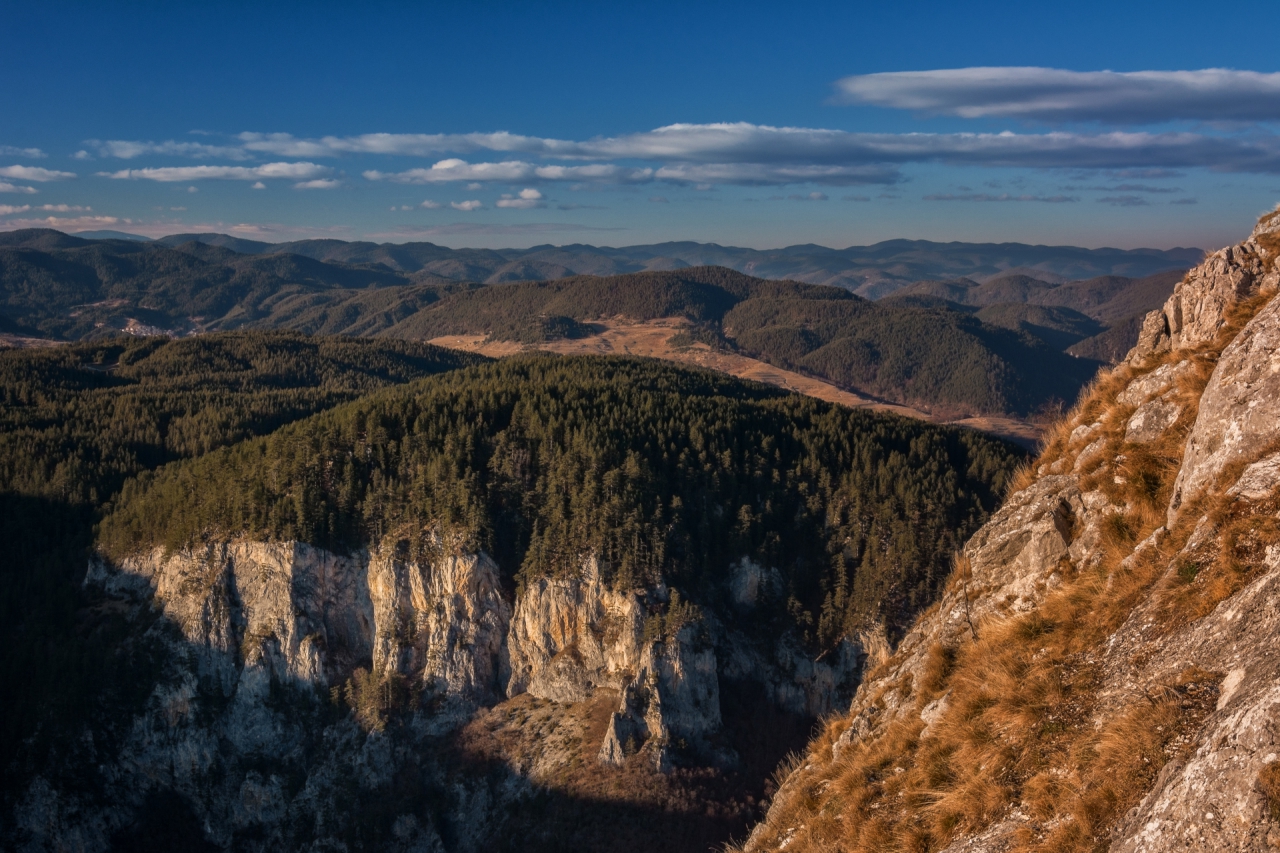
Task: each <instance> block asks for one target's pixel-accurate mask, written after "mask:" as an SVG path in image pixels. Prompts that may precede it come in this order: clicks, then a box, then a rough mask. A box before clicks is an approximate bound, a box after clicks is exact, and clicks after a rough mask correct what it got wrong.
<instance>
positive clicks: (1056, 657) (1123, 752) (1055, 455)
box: [758, 211, 1280, 853]
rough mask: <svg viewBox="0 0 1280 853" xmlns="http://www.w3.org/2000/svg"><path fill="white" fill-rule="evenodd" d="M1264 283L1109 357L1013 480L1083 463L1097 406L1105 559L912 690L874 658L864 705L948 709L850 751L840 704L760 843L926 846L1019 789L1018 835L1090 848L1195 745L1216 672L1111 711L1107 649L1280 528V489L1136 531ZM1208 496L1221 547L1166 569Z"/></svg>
mask: <svg viewBox="0 0 1280 853" xmlns="http://www.w3.org/2000/svg"><path fill="white" fill-rule="evenodd" d="M1273 216H1275V217H1280V211H1277V212H1276V213H1275V214H1273ZM1268 300H1269V297H1263V296H1259V297H1256V298H1254V299H1250V300H1247V301H1245V302H1242V303H1240V304H1238V305H1236V306H1234V307H1233V308H1232V309H1231V311H1230V312H1229V313H1228V316H1227V318H1226V322H1225V323H1224V327H1223V329H1222V330H1221V333H1220V334H1219V335H1218V337H1217V339H1216V340H1215V341H1214V342H1212V343H1210V344H1206V345H1204V346H1201V347H1197V348H1194V349H1190V350H1182V351H1179V352H1177V353H1163V354H1159V355H1155V356H1152V357H1150V358H1148V359H1147V360H1146V361H1145V363H1143V364H1142V365H1139V366H1137V367H1133V366H1129V365H1121V366H1119V367H1117V368H1115V369H1113V370H1110V371H1105V372H1103V373H1101V374H1099V376H1098V378H1097V379H1096V380H1095V381H1094V382H1093V383H1092V384H1091V385H1090V386H1089V387H1088V388H1087V389H1085V391H1083V392H1082V393H1081V396H1080V399H1079V400H1078V401H1077V403H1076V405H1075V406H1074V407H1073V408H1072V410H1071V412H1070V413H1068V415H1067V416H1066V417H1065V418H1064V419H1063V420H1062V421H1060V422H1059V423H1058V424H1056V425H1055V426H1053V427H1051V428H1050V429H1049V430H1048V432H1047V433H1046V438H1045V440H1044V444H1043V447H1044V450H1043V451H1042V453H1041V455H1040V458H1039V459H1037V460H1036V461H1035V462H1034V463H1032V464H1030V465H1028V466H1026V467H1025V468H1023V469H1022V470H1021V471H1019V472H1018V474H1017V475H1016V477H1015V479H1014V483H1013V487H1012V488H1013V489H1014V490H1017V489H1022V488H1025V487H1027V486H1028V485H1030V484H1032V483H1033V482H1034V481H1035V480H1036V479H1037V477H1038V476H1039V474H1038V471H1041V470H1048V467H1047V466H1052V465H1053V463H1055V462H1057V461H1058V460H1064V461H1066V462H1067V463H1074V461H1075V459H1074V454H1076V453H1078V452H1079V448H1075V447H1071V446H1070V436H1071V432H1072V431H1073V430H1074V429H1075V428H1076V427H1077V426H1079V425H1080V424H1089V423H1098V424H1099V425H1100V429H1099V430H1095V432H1094V433H1093V434H1091V436H1090V438H1089V442H1090V443H1092V442H1094V441H1097V440H1098V439H1099V438H1101V439H1103V440H1104V441H1105V444H1104V446H1103V452H1102V453H1100V454H1098V457H1097V460H1096V461H1095V462H1092V463H1090V465H1089V467H1088V469H1087V470H1085V471H1083V472H1082V482H1081V487H1082V489H1085V490H1087V489H1091V488H1096V489H1100V490H1102V491H1103V492H1104V493H1105V494H1106V495H1107V496H1108V498H1109V499H1110V500H1111V501H1112V502H1113V503H1114V504H1115V505H1117V506H1119V507H1122V510H1121V511H1119V512H1117V513H1116V514H1115V515H1114V516H1112V517H1111V518H1109V519H1108V520H1107V522H1106V524H1105V530H1104V536H1103V539H1104V544H1103V553H1102V555H1101V560H1100V562H1099V563H1098V564H1097V565H1095V566H1094V567H1092V568H1089V569H1087V570H1080V571H1064V572H1063V573H1062V576H1063V577H1064V579H1065V580H1064V583H1063V585H1062V586H1061V587H1059V588H1058V589H1057V590H1056V591H1054V592H1053V593H1052V594H1050V595H1049V596H1048V597H1047V598H1046V599H1045V601H1044V602H1043V603H1042V604H1041V605H1040V606H1039V607H1038V608H1036V609H1035V610H1034V611H1032V612H1030V613H1024V614H1020V615H1017V616H1014V617H1011V618H1008V619H1004V620H999V621H988V622H985V623H984V624H981V625H979V626H977V627H976V629H975V630H974V632H973V635H972V636H970V635H969V634H968V633H966V634H965V635H964V637H963V642H962V644H961V645H959V646H947V645H943V644H935V645H933V646H931V647H930V648H929V651H928V652H927V654H926V655H925V659H924V663H923V666H922V669H921V670H920V672H919V677H918V679H917V680H916V681H915V690H914V692H913V693H904V692H903V688H902V681H903V678H902V674H899V675H898V676H897V677H896V678H895V679H894V682H893V683H892V684H889V683H888V682H887V681H885V682H884V683H878V680H884V679H887V677H888V676H889V675H890V673H892V672H893V671H894V670H893V667H894V666H895V665H896V666H900V665H901V662H900V661H897V662H895V661H894V660H892V659H891V660H890V661H886V662H884V663H882V664H881V665H880V666H878V667H877V668H876V670H875V671H874V672H872V673H871V674H870V675H869V676H868V679H867V689H870V690H877V689H878V690H879V693H878V694H875V693H873V694H872V695H873V697H874V701H873V702H871V703H864V705H867V704H869V705H871V706H874V707H878V708H879V709H880V713H886V712H885V710H884V708H885V702H886V701H887V700H892V699H894V698H895V697H894V696H893V695H892V693H891V692H890V691H898V696H897V697H896V698H897V699H898V700H899V701H902V702H909V703H910V707H913V708H915V709H916V710H917V711H918V710H919V709H921V708H923V707H924V706H925V705H926V704H927V703H929V702H932V701H934V700H935V699H937V698H938V697H939V696H942V697H945V700H946V701H945V706H944V709H943V710H942V711H941V713H940V714H939V715H938V716H937V717H935V718H934V722H933V723H932V724H931V725H929V726H928V727H926V726H925V724H924V722H923V721H922V720H921V719H920V718H919V716H918V715H916V714H911V713H906V714H900V715H898V716H896V717H892V718H889V719H890V721H889V722H886V723H883V724H881V726H880V727H879V729H878V730H873V732H872V733H871V734H870V735H868V736H866V737H865V738H863V739H860V740H857V739H855V740H853V741H852V742H850V743H849V744H848V745H847V746H846V747H845V748H843V749H842V750H841V752H840V755H839V757H838V758H834V757H833V755H832V752H831V745H832V744H834V742H835V740H836V739H837V738H838V737H840V736H841V734H843V733H844V732H845V731H847V729H848V727H849V725H850V721H849V720H847V719H846V720H834V721H830V722H829V723H828V724H827V727H826V729H825V730H824V732H823V734H822V735H821V736H820V738H819V742H820V744H821V748H818V749H812V750H811V751H810V756H811V762H810V766H809V769H807V770H805V771H804V772H803V773H802V774H801V775H802V776H803V777H804V778H803V783H802V784H799V785H797V784H796V783H797V780H792V781H791V782H789V783H788V786H787V787H786V788H784V789H783V791H782V792H780V794H779V798H778V799H777V800H775V803H774V812H773V813H771V816H770V820H769V822H768V823H767V824H765V825H764V826H763V827H762V828H761V832H762V836H763V837H760V838H758V844H759V846H760V847H761V848H762V849H768V848H770V847H771V846H773V847H776V846H777V845H779V844H780V843H781V842H782V840H783V839H784V838H789V839H790V840H789V841H788V843H787V849H788V850H789V851H798V853H806V851H816V850H839V851H842V853H870V851H877V853H879V851H891V853H927V851H935V850H939V849H941V848H942V847H945V846H946V845H947V844H948V843H949V842H950V841H951V840H953V839H955V838H956V837H957V836H959V835H961V834H972V833H975V832H979V831H981V830H983V829H985V828H987V827H989V826H990V825H991V824H992V823H993V822H994V821H996V820H998V819H1000V818H1001V817H1002V816H1004V815H1007V814H1008V813H1009V812H1010V810H1011V809H1012V808H1013V807H1015V806H1020V807H1021V808H1022V809H1023V810H1024V811H1025V813H1026V814H1027V815H1028V816H1029V817H1030V820H1029V822H1028V823H1027V824H1026V825H1025V826H1023V827H1022V828H1021V829H1019V830H1018V831H1017V833H1016V834H1015V836H1014V838H1013V839H1012V849H1013V850H1015V851H1021V853H1050V851H1053V853H1084V851H1094V850H1098V849H1104V848H1105V847H1106V846H1107V845H1108V844H1109V841H1110V835H1111V832H1112V831H1113V830H1114V827H1115V826H1116V825H1117V823H1118V822H1119V820H1120V819H1121V818H1122V817H1123V815H1124V814H1125V813H1126V811H1127V810H1128V809H1129V808H1131V807H1132V806H1133V805H1134V804H1136V803H1137V801H1138V800H1139V799H1140V797H1141V796H1142V795H1143V794H1144V793H1145V792H1146V791H1147V790H1148V789H1149V788H1150V786H1151V784H1152V783H1153V782H1154V779H1155V776H1156V774H1157V773H1158V772H1159V770H1160V768H1161V767H1162V766H1163V765H1164V764H1165V763H1166V762H1167V761H1168V760H1169V759H1171V758H1172V757H1174V751H1175V750H1178V749H1185V748H1187V747H1186V744H1188V743H1190V739H1189V738H1187V737H1185V736H1184V735H1186V733H1188V732H1190V731H1192V730H1194V729H1196V728H1197V727H1198V726H1199V725H1200V724H1201V723H1202V721H1203V720H1204V718H1205V717H1206V716H1207V715H1208V713H1210V711H1211V710H1212V709H1213V707H1214V703H1215V702H1216V696H1217V683H1218V681H1219V679H1220V678H1221V674H1220V673H1211V672H1205V671H1202V670H1197V669H1187V670H1185V671H1183V672H1182V673H1181V674H1180V675H1179V676H1178V677H1177V678H1176V679H1174V680H1173V681H1172V682H1170V683H1168V684H1166V685H1164V686H1163V687H1161V688H1160V689H1158V690H1155V691H1149V693H1148V695H1145V696H1144V697H1143V698H1140V699H1138V700H1136V701H1135V702H1133V703H1131V704H1129V705H1128V706H1126V707H1122V708H1120V709H1119V710H1118V711H1116V712H1113V713H1110V714H1108V715H1107V716H1106V717H1104V718H1103V719H1102V720H1101V722H1100V724H1099V721H1098V718H1097V714H1098V708H1097V707H1096V706H1095V700H1096V696H1097V690H1098V687H1099V683H1100V679H1101V678H1102V673H1101V671H1100V664H1098V663H1097V662H1096V661H1097V659H1098V658H1099V657H1101V655H1099V650H1100V649H1101V648H1102V646H1103V644H1104V643H1105V642H1106V640H1107V638H1108V637H1110V636H1112V635H1113V634H1114V633H1115V631H1117V630H1118V629H1119V628H1120V627H1121V625H1123V624H1124V622H1125V620H1126V619H1127V618H1128V617H1129V616H1130V614H1131V613H1132V612H1133V610H1134V608H1135V607H1136V606H1138V605H1139V604H1141V603H1143V602H1145V601H1147V600H1149V599H1150V597H1151V596H1153V595H1155V596H1157V602H1159V603H1160V606H1162V607H1163V617H1162V618H1163V620H1164V621H1165V622H1167V623H1168V624H1169V625H1173V624H1177V623H1179V621H1180V620H1190V619H1193V618H1198V616H1199V615H1203V614H1204V613H1206V612H1208V610H1210V609H1212V607H1213V606H1216V604H1217V603H1218V602H1220V601H1221V600H1222V599H1223V598H1225V597H1226V596H1228V595H1230V594H1231V593H1232V592H1234V591H1235V590H1238V589H1239V586H1240V584H1242V583H1244V582H1247V580H1248V577H1249V572H1248V571H1243V572H1242V571H1241V570H1240V567H1242V566H1244V567H1248V566H1253V565H1256V564H1257V563H1258V561H1259V560H1260V559H1261V557H1260V554H1261V553H1262V552H1263V551H1265V546H1264V543H1265V542H1267V541H1270V542H1275V541H1280V521H1277V520H1276V519H1277V517H1278V516H1280V495H1276V496H1273V497H1272V498H1271V499H1269V500H1268V501H1263V502H1260V503H1257V504H1249V503H1248V502H1231V501H1226V500H1225V499H1223V498H1221V497H1219V498H1215V500H1217V501H1218V503H1217V504H1214V505H1210V503H1212V502H1208V501H1207V499H1206V502H1202V503H1198V504H1195V505H1189V506H1187V507H1186V508H1184V511H1183V512H1181V513H1180V515H1179V520H1178V522H1177V524H1176V525H1175V526H1174V529H1173V530H1171V531H1169V532H1168V535H1167V536H1166V537H1165V538H1164V539H1163V540H1160V541H1159V542H1158V543H1155V544H1153V545H1152V546H1151V547H1145V548H1143V549H1142V550H1141V551H1138V552H1136V553H1135V552H1134V546H1135V544H1136V543H1138V542H1141V541H1143V540H1145V539H1147V538H1148V537H1150V535H1151V533H1152V532H1153V531H1154V530H1155V529H1156V528H1158V527H1160V526H1162V525H1164V524H1165V519H1166V514H1165V508H1166V507H1167V505H1168V502H1169V497H1170V493H1171V490H1172V487H1173V482H1174V480H1175V479H1176V477H1177V474H1178V470H1179V467H1180V465H1181V460H1182V452H1183V447H1184V445H1185V442H1186V437H1187V435H1188V433H1189V432H1190V430H1191V428H1192V426H1193V425H1194V423H1195V418H1196V415H1197V413H1198V405H1199V398H1200V395H1201V393H1202V392H1203V390H1204V387H1205V385H1206V384H1207V382H1208V380H1209V378H1210V376H1211V374H1212V371H1213V368H1214V366H1215V365H1216V363H1217V358H1218V355H1219V353H1220V352H1221V351H1222V349H1223V347H1225V346H1226V344H1227V343H1228V342H1229V341H1230V340H1231V339H1232V338H1234V337H1235V335H1236V334H1237V333H1238V332H1239V330H1240V329H1241V328H1243V327H1244V325H1245V324H1246V323H1247V322H1248V321H1249V320H1250V319H1251V318H1252V317H1253V316H1255V315H1256V314H1257V312H1258V311H1259V310H1261V308H1262V307H1263V306H1264V305H1265V304H1266V303H1267V301H1268ZM1184 360H1189V361H1190V362H1191V363H1192V365H1193V367H1192V369H1191V370H1189V371H1185V372H1184V373H1183V374H1182V376H1181V378H1180V379H1179V381H1178V384H1177V386H1176V387H1175V388H1174V389H1173V398H1174V399H1175V401H1176V402H1178V403H1180V404H1181V405H1182V409H1183V411H1182V413H1181V415H1180V416H1179V419H1178V421H1177V422H1176V423H1175V424H1174V425H1173V426H1172V427H1171V428H1170V429H1169V430H1166V432H1165V434H1164V435H1163V436H1162V437H1160V438H1159V439H1157V440H1156V441H1155V442H1152V443H1150V444H1146V445H1134V444H1130V443H1128V442H1126V441H1125V438H1124V436H1125V425H1126V422H1127V421H1128V419H1129V417H1130V416H1131V415H1132V412H1133V409H1132V407H1128V406H1124V405H1122V404H1120V403H1119V402H1118V401H1117V399H1116V398H1117V395H1118V394H1119V393H1120V392H1121V391H1122V390H1123V389H1124V388H1125V387H1127V386H1128V384H1129V383H1130V382H1131V381H1132V380H1133V379H1134V378H1135V377H1137V376H1139V375H1142V374H1144V373H1146V372H1149V371H1151V370H1154V369H1156V368H1157V367H1159V366H1160V365H1162V364H1166V363H1170V362H1174V361H1184ZM1277 449H1280V444H1278V446H1277ZM1064 467H1067V468H1068V469H1069V467H1070V466H1069V465H1067V466H1064ZM1240 467H1243V466H1240ZM1238 474H1239V471H1233V472H1227V475H1228V476H1232V475H1234V476H1238ZM1234 476H1232V479H1234ZM1219 485H1220V486H1221V487H1222V488H1225V485H1224V484H1219ZM1228 485H1229V484H1228ZM1222 488H1219V489H1218V490H1216V492H1214V493H1216V494H1218V495H1220V494H1221V491H1222ZM1211 492H1213V490H1211ZM1205 512H1212V513H1216V515H1215V516H1214V520H1215V523H1217V524H1218V525H1219V528H1220V530H1221V531H1222V538H1221V540H1220V541H1221V542H1222V543H1223V545H1224V547H1222V548H1221V549H1220V551H1219V552H1218V553H1216V554H1215V555H1212V556H1211V557H1210V558H1207V560H1208V562H1206V564H1205V566H1203V567H1201V566H1197V567H1195V570H1194V571H1190V570H1187V571H1183V572H1181V575H1182V578H1181V579H1180V577H1179V574H1180V572H1179V567H1178V566H1174V567H1173V570H1170V563H1171V561H1172V558H1173V556H1174V555H1175V554H1176V553H1178V552H1179V551H1180V550H1181V549H1182V547H1183V546H1184V545H1185V544H1186V542H1187V540H1188V539H1189V537H1190V535H1191V533H1192V530H1193V529H1194V525H1195V522H1196V521H1197V520H1198V519H1199V518H1200V516H1201V515H1202V514H1203V513H1205ZM1263 516H1266V518H1263ZM1188 576H1189V578H1188ZM967 578H968V575H967V566H966V564H965V562H964V560H963V558H959V559H957V562H956V566H955V568H954V569H953V573H952V577H951V579H950V581H949V584H948V588H949V589H950V590H952V591H953V592H954V591H958V590H960V589H961V588H962V587H963V586H964V585H965V583H966V581H967ZM970 592H972V591H971V590H970ZM1157 621H1161V620H1160V619H1158V620H1157ZM1166 629H1167V630H1171V628H1166ZM1179 744H1182V746H1179ZM1264 776H1265V779H1264ZM1259 785H1260V786H1261V787H1262V788H1263V790H1264V792H1266V793H1267V796H1268V798H1269V799H1268V802H1269V803H1270V804H1271V807H1272V808H1273V809H1280V764H1272V765H1268V768H1264V771H1263V775H1260V776H1259ZM801 793H802V794H803V795H801ZM1277 814H1278V815H1280V812H1277Z"/></svg>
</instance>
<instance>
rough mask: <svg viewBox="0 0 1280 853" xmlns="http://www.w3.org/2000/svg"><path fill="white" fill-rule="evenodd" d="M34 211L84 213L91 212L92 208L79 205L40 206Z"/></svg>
mask: <svg viewBox="0 0 1280 853" xmlns="http://www.w3.org/2000/svg"><path fill="white" fill-rule="evenodd" d="M34 209H35V210H46V211H49V212H51V213H86V212H88V211H90V210H93V208H92V207H86V206H84V205H79V204H42V205H39V206H37V207H35V208H34Z"/></svg>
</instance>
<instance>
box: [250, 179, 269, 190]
mask: <svg viewBox="0 0 1280 853" xmlns="http://www.w3.org/2000/svg"><path fill="white" fill-rule="evenodd" d="M266 188H267V185H266V184H264V183H263V182H262V181H255V182H254V184H253V186H251V187H249V189H251V190H265V189H266Z"/></svg>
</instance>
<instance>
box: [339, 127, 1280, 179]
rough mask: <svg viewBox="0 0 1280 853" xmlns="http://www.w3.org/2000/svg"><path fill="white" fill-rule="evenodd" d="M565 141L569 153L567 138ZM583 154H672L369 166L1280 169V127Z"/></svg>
mask: <svg viewBox="0 0 1280 853" xmlns="http://www.w3.org/2000/svg"><path fill="white" fill-rule="evenodd" d="M566 145H568V143H564V144H562V145H560V147H559V149H558V150H560V151H561V153H564V150H565V149H564V146H566ZM573 145H574V146H576V148H574V149H573V152H572V153H574V154H575V156H583V157H586V156H591V157H601V156H616V157H619V158H628V159H650V160H660V161H665V162H664V164H663V165H660V166H659V167H658V168H656V169H653V168H648V167H643V168H635V167H629V166H621V165H618V164H615V163H593V164H587V165H554V164H543V165H539V164H536V163H532V162H529V161H525V160H504V161H500V162H487V163H470V162H467V161H465V160H462V159H460V158H447V159H444V160H440V161H438V162H437V163H435V165H433V166H431V167H430V168H417V169H409V170H407V171H403V172H392V173H388V172H381V171H377V170H371V171H366V172H365V173H364V176H365V177H366V178H368V179H369V180H374V181H378V180H388V181H395V182H399V183H410V184H433V183H448V182H470V181H474V180H485V181H502V182H508V183H517V182H519V183H533V182H538V181H569V182H579V183H586V182H594V183H645V182H648V181H652V180H661V181H673V182H677V183H687V184H695V185H696V184H743V185H781V184H797V183H815V184H819V185H824V186H848V185H858V184H891V183H896V182H897V181H898V180H900V175H899V173H898V167H899V166H901V165H903V164H908V163H946V164H950V165H975V166H988V167H1022V168H1063V169H1111V170H1130V171H1131V170H1146V171H1148V172H1150V171H1151V170H1163V173H1165V174H1167V173H1168V172H1169V171H1171V170H1174V169H1180V168H1195V167H1206V168H1211V169H1216V170H1219V171H1237V172H1280V137H1277V136H1273V135H1267V134H1251V135H1241V136H1224V135H1207V134H1202V133H1192V132H1176V133H1175V132H1168V133H1147V132H1119V131H1116V132H1109V133H1095V134H1080V133H1067V132H1053V133H1026V134H1019V133H1010V132H1007V131H1006V132H1003V133H904V134H895V133H850V132H846V131H838V130H823V129H814V128H790V127H769V126H765V125H753V124H747V123H744V122H739V123H736V124H714V125H670V126H667V127H663V128H658V129H657V130H654V131H650V132H648V133H642V134H632V135H630V136H625V137H617V138H613V139H594V140H589V141H587V142H583V143H573Z"/></svg>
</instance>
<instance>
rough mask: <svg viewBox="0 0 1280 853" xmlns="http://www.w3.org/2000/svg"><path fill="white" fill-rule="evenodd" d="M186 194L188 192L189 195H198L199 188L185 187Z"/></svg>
mask: <svg viewBox="0 0 1280 853" xmlns="http://www.w3.org/2000/svg"><path fill="white" fill-rule="evenodd" d="M187 192H189V193H198V192H200V188H199V187H187Z"/></svg>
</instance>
